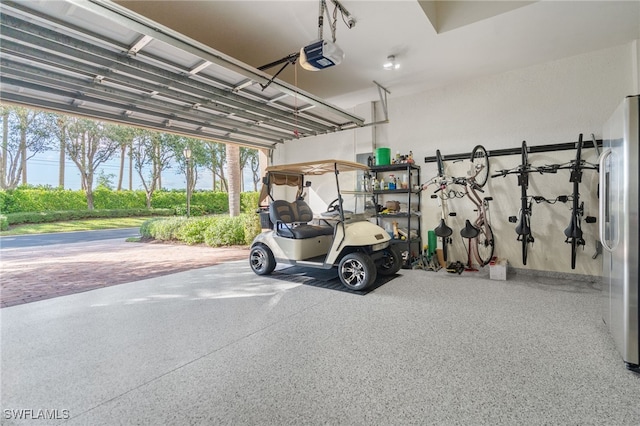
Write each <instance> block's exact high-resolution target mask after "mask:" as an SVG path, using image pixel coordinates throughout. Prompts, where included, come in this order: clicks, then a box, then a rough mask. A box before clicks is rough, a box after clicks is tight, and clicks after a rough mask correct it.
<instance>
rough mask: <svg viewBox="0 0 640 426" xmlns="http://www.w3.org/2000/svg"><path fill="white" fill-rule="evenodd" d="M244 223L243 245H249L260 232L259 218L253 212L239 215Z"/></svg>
mask: <svg viewBox="0 0 640 426" xmlns="http://www.w3.org/2000/svg"><path fill="white" fill-rule="evenodd" d="M240 216H241V217H242V220H243V222H244V243H245V244H247V245H249V244H251V243H252V242H253V240H254V238H256V237H257V236H258V234H260V233H261V232H262V226H261V225H260V216H259V215H258V214H256V213H255V212H252V213H246V214H242V215H240Z"/></svg>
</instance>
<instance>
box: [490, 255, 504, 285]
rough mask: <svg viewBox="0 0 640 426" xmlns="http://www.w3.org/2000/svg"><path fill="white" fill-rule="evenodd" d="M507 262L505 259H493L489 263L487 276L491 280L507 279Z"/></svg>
mask: <svg viewBox="0 0 640 426" xmlns="http://www.w3.org/2000/svg"><path fill="white" fill-rule="evenodd" d="M508 265H509V262H508V261H507V259H495V260H492V261H491V262H490V263H489V278H491V279H492V280H502V281H504V280H506V279H507V266H508Z"/></svg>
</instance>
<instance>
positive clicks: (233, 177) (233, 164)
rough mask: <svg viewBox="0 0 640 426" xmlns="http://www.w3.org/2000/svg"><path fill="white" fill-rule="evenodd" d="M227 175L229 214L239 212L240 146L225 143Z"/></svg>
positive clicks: (236, 214) (237, 213) (234, 214)
mask: <svg viewBox="0 0 640 426" xmlns="http://www.w3.org/2000/svg"><path fill="white" fill-rule="evenodd" d="M226 151H227V176H228V179H229V215H230V216H238V215H239V214H240V192H241V190H242V188H241V184H240V146H239V145H235V144H230V143H229V144H227V149H226Z"/></svg>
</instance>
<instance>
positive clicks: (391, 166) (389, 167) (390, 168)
mask: <svg viewBox="0 0 640 426" xmlns="http://www.w3.org/2000/svg"><path fill="white" fill-rule="evenodd" d="M408 169H411V170H419V169H420V166H417V165H416V164H415V163H401V164H389V165H386V166H371V171H372V172H375V173H382V172H397V171H399V170H408Z"/></svg>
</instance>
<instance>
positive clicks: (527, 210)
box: [491, 141, 542, 265]
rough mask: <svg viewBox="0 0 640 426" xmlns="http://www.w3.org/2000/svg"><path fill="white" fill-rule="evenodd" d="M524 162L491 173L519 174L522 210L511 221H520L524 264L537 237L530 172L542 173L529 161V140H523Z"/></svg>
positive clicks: (522, 153)
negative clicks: (533, 217)
mask: <svg viewBox="0 0 640 426" xmlns="http://www.w3.org/2000/svg"><path fill="white" fill-rule="evenodd" d="M521 157H522V162H521V164H520V165H519V166H518V167H516V168H515V169H511V170H500V171H498V172H497V173H496V174H493V175H491V177H492V178H495V177H498V176H502V177H505V176H506V175H508V174H517V175H518V186H519V187H520V212H519V213H518V214H519V219H518V218H516V216H510V217H509V222H511V223H516V222H517V223H518V225H517V226H516V233H517V234H518V237H517V240H518V241H520V242H522V264H523V265H526V264H527V251H528V245H529V244H530V243H531V244H533V243H534V241H535V239H534V238H533V235H532V231H531V214H532V210H531V200H530V199H529V195H528V194H527V190H528V188H529V174H530V173H531V172H534V171H538V172H540V173H542V171H541V170H540V169H536V168H534V167H532V166H531V164H530V163H529V156H528V151H527V142H526V141H522V151H521Z"/></svg>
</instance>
